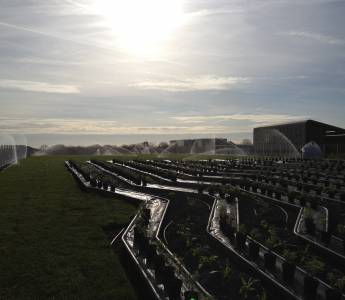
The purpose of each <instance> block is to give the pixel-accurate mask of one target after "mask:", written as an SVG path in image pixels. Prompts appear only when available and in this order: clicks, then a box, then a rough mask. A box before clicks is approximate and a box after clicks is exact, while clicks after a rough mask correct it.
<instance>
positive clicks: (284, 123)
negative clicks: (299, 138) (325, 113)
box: [254, 119, 317, 129]
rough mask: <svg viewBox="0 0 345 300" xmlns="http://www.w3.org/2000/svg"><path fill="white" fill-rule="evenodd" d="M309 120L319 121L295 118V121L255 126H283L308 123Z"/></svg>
mask: <svg viewBox="0 0 345 300" xmlns="http://www.w3.org/2000/svg"><path fill="white" fill-rule="evenodd" d="M308 121H313V122H317V121H314V120H311V119H301V120H295V121H287V122H279V123H272V124H269V125H262V126H258V127H255V128H266V127H274V126H283V125H290V124H299V123H307V122H308ZM255 128H254V129H255Z"/></svg>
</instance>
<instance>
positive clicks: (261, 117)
mask: <svg viewBox="0 0 345 300" xmlns="http://www.w3.org/2000/svg"><path fill="white" fill-rule="evenodd" d="M172 119H174V120H177V121H181V122H183V123H204V122H210V121H250V122H253V123H277V122H289V121H298V120H302V119H306V117H305V116H291V115H282V114H257V115H254V114H233V115H212V116H208V115H203V116H175V117H172Z"/></svg>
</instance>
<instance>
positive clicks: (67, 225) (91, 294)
mask: <svg viewBox="0 0 345 300" xmlns="http://www.w3.org/2000/svg"><path fill="white" fill-rule="evenodd" d="M65 159H67V157H62V156H54V157H45V156H42V157H31V158H29V159H26V160H23V161H21V162H20V164H19V165H16V166H12V167H10V168H8V169H7V170H5V171H4V172H1V173H0V266H1V267H0V299H13V300H21V299H102V300H104V299H135V294H134V292H133V288H132V287H131V286H130V283H129V281H128V280H127V278H126V276H125V273H124V270H123V268H122V266H121V265H120V262H119V258H118V256H117V255H116V254H115V253H114V252H113V250H112V249H111V247H110V245H109V241H108V238H107V236H106V234H105V233H104V231H103V230H102V226H106V225H107V224H110V223H112V222H118V223H122V222H123V223H124V222H127V221H128V220H129V217H130V216H131V215H132V214H133V213H134V212H135V210H136V208H135V207H134V206H132V205H130V204H128V203H125V202H123V201H121V200H117V199H112V198H104V197H101V196H98V195H96V194H92V193H85V192H83V191H81V190H80V189H79V187H78V185H77V184H76V181H75V180H74V178H73V177H72V176H71V175H70V173H69V172H67V170H66V168H65V167H64V160H65ZM73 159H82V160H85V159H86V158H85V157H73Z"/></svg>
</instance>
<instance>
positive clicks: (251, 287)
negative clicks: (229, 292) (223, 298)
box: [239, 275, 259, 300]
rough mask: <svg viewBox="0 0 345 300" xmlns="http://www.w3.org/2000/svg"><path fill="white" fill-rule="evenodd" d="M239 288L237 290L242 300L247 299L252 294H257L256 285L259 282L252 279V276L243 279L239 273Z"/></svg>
mask: <svg viewBox="0 0 345 300" xmlns="http://www.w3.org/2000/svg"><path fill="white" fill-rule="evenodd" d="M240 278H241V284H242V285H241V288H240V291H239V294H240V297H241V299H243V300H246V299H248V298H249V297H251V296H253V295H257V294H258V292H257V289H256V285H257V284H258V283H259V280H257V279H254V278H252V277H250V278H248V280H247V279H245V278H244V276H243V275H241V277H240Z"/></svg>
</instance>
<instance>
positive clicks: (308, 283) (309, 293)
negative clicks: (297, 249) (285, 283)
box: [303, 275, 319, 299]
mask: <svg viewBox="0 0 345 300" xmlns="http://www.w3.org/2000/svg"><path fill="white" fill-rule="evenodd" d="M318 285H319V283H318V281H317V280H316V279H315V278H313V277H311V276H309V275H307V276H306V277H304V288H303V292H304V296H305V298H306V299H315V297H316V291H317V286H318Z"/></svg>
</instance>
